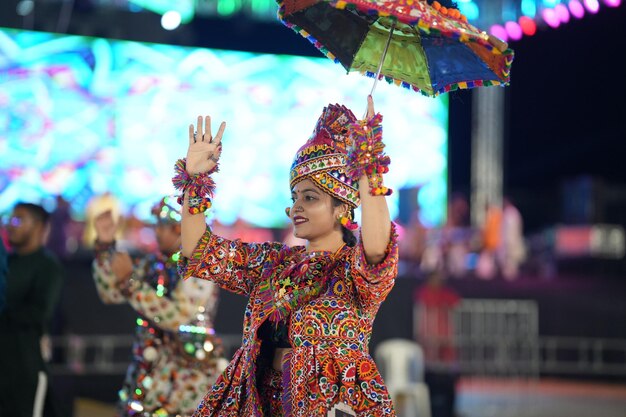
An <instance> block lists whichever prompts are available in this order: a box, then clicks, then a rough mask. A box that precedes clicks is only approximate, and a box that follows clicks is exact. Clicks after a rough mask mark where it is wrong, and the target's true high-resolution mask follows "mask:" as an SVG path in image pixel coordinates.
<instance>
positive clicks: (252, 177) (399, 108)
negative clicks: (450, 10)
mask: <svg viewBox="0 0 626 417" xmlns="http://www.w3.org/2000/svg"><path fill="white" fill-rule="evenodd" d="M288 36H291V33H289V32H288V31H287V30H285V41H287V39H288ZM371 85H372V80H371V79H369V78H365V77H362V76H360V75H358V74H351V75H349V76H348V75H346V74H345V72H344V71H343V69H342V68H341V67H340V66H338V65H336V64H333V63H332V62H331V61H330V60H328V59H326V58H305V57H298V56H284V55H264V54H255V53H247V52H237V51H225V50H212V49H201V48H185V47H178V46H171V45H158V44H147V43H138V42H130V41H118V40H108V39H98V38H87V37H80V36H61V35H53V34H49V33H40V32H28V31H20V30H8V29H7V30H2V29H0V212H6V211H8V210H9V209H10V208H11V206H12V205H13V204H14V203H15V202H16V201H18V200H24V201H33V202H44V203H45V204H47V205H48V207H50V206H51V205H53V204H54V203H53V202H54V198H53V197H54V196H55V195H57V194H61V195H63V197H64V198H65V199H67V200H68V201H70V202H71V206H72V209H73V215H74V216H75V217H76V218H78V219H80V218H81V217H82V216H83V211H84V208H85V207H86V204H87V202H88V201H89V199H90V198H91V197H93V196H94V195H98V194H102V193H104V192H107V191H108V192H111V193H113V194H114V195H115V196H117V197H118V198H119V199H120V201H121V202H122V203H123V206H124V207H125V210H127V211H132V212H134V213H135V214H136V215H137V216H138V217H140V218H144V219H147V218H148V217H149V208H150V207H151V205H152V204H153V203H154V202H155V201H156V200H157V199H158V198H159V197H160V196H162V195H165V194H171V193H173V188H172V186H171V181H170V179H171V177H172V173H173V169H172V167H173V165H174V161H175V160H176V159H177V158H179V157H183V156H184V155H185V152H186V144H187V126H188V125H189V123H192V122H193V121H194V120H195V118H196V116H197V115H199V114H209V115H211V116H212V117H213V119H214V126H217V125H218V123H219V122H220V121H222V120H225V121H226V122H227V124H228V126H227V128H226V132H225V136H224V140H223V143H224V151H223V155H222V161H221V171H220V173H219V174H217V175H216V181H217V184H218V189H217V194H216V198H215V200H214V210H213V215H214V216H217V218H218V219H219V220H220V221H221V222H223V223H224V224H230V223H232V222H233V221H235V219H237V218H238V217H240V218H242V219H243V220H246V221H248V222H250V223H252V224H253V225H257V226H262V227H281V226H284V224H285V221H286V217H285V214H284V207H286V206H288V205H289V204H290V193H289V185H288V175H289V167H290V165H291V161H292V158H293V155H294V153H295V151H296V150H297V149H298V148H299V147H300V145H301V144H302V143H303V142H304V141H305V140H306V139H307V138H308V137H309V135H310V133H311V131H312V129H313V127H314V125H315V122H316V120H317V117H318V115H319V114H320V112H321V110H322V108H323V107H324V105H326V104H327V103H331V102H339V103H343V104H346V105H347V106H348V107H350V108H351V109H353V111H354V113H355V114H356V115H357V117H361V116H362V115H363V113H364V111H365V106H366V96H367V95H368V94H369V91H370V88H371ZM374 98H375V103H376V108H377V110H378V111H380V112H381V113H382V114H383V116H384V124H383V126H384V137H385V142H386V143H387V145H388V146H387V151H388V153H389V155H390V156H391V159H392V165H391V172H390V173H389V174H388V175H387V176H386V183H387V185H388V186H390V187H391V188H393V189H399V188H402V187H417V186H419V187H421V188H420V192H419V197H418V200H419V203H420V206H421V216H422V220H423V221H424V222H425V223H427V224H429V225H436V224H440V223H441V222H442V221H443V219H444V216H445V207H446V190H447V187H446V183H447V179H446V175H447V165H446V164H447V118H448V111H447V98H446V97H445V96H444V97H440V98H437V99H432V98H426V97H422V96H420V95H419V94H416V93H413V92H410V91H407V90H404V89H401V88H399V87H396V86H390V85H386V84H385V83H382V84H379V86H378V87H377V90H376V93H375V96H374ZM389 202H390V206H391V211H392V215H393V216H395V215H397V211H398V208H397V193H395V194H394V195H392V196H391V197H389Z"/></svg>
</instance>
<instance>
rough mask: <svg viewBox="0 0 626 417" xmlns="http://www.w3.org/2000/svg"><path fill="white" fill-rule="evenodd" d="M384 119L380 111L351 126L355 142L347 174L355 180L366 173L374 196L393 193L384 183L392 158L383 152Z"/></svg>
mask: <svg viewBox="0 0 626 417" xmlns="http://www.w3.org/2000/svg"><path fill="white" fill-rule="evenodd" d="M382 120H383V116H382V115H381V114H380V113H378V114H377V115H376V116H374V117H373V118H371V119H370V120H367V121H366V120H359V121H358V122H357V123H352V124H351V125H350V127H349V130H350V136H351V137H352V140H353V141H354V143H353V146H352V148H351V149H350V152H349V153H348V161H347V163H346V165H347V167H346V171H347V172H346V175H347V176H348V177H349V178H350V179H351V180H352V181H354V182H357V181H358V180H359V178H361V177H362V176H363V175H366V176H367V180H368V183H369V186H370V194H371V195H374V196H376V195H390V194H391V193H392V190H391V189H390V188H387V187H385V186H384V185H383V174H385V173H387V172H389V164H390V163H391V158H389V156H388V155H385V153H384V152H383V150H384V148H385V144H384V143H383V127H382V125H381V122H382Z"/></svg>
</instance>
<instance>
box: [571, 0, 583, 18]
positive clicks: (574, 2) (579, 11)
mask: <svg viewBox="0 0 626 417" xmlns="http://www.w3.org/2000/svg"><path fill="white" fill-rule="evenodd" d="M567 6H568V7H569V11H570V13H571V14H572V16H574V17H575V18H576V19H582V18H583V16H585V8H584V7H583V5H582V4H580V2H579V1H578V0H571V1H570V2H569V3H568V5H567Z"/></svg>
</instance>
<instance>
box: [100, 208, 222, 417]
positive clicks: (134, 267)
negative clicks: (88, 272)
mask: <svg viewBox="0 0 626 417" xmlns="http://www.w3.org/2000/svg"><path fill="white" fill-rule="evenodd" d="M153 214H154V215H155V217H156V222H157V223H156V225H155V227H154V231H155V234H156V238H157V243H158V247H159V251H158V253H146V254H141V255H140V256H138V257H135V259H134V260H132V259H131V258H130V256H129V255H128V254H127V253H124V252H116V250H115V236H116V234H117V225H116V224H115V220H114V219H113V214H112V211H111V210H107V211H105V212H104V213H101V214H99V215H98V216H97V217H96V218H95V221H94V226H95V231H96V236H97V240H96V245H95V260H94V263H93V273H94V280H95V283H96V288H97V290H98V295H99V296H100V299H101V300H102V301H103V302H104V303H107V304H122V303H128V304H129V305H130V306H131V307H132V308H133V309H134V310H135V311H136V313H137V314H138V315H139V316H140V317H139V318H138V319H137V328H136V334H135V340H134V343H133V352H132V362H131V364H130V366H129V367H128V371H127V373H126V379H125V381H124V386H123V387H122V389H121V390H120V391H119V404H118V415H119V416H163V417H168V416H179V417H184V416H190V415H191V414H192V413H193V412H194V411H195V409H196V407H197V405H198V402H199V401H200V400H201V399H202V395H203V394H204V392H202V391H205V390H207V389H209V388H210V387H211V385H212V384H213V383H214V382H215V380H216V378H217V375H219V373H220V372H221V371H222V370H223V369H224V366H223V364H222V362H226V360H225V359H224V358H223V357H222V347H221V343H220V340H219V339H218V338H217V337H216V336H215V332H214V330H213V319H214V317H215V312H216V309H217V302H218V291H219V289H218V288H217V286H216V285H214V284H213V283H210V282H206V281H199V280H189V281H183V280H181V279H180V278H179V276H178V271H177V268H176V261H177V259H178V250H179V249H180V224H179V222H180V205H177V204H176V201H175V199H174V198H171V197H165V198H163V199H162V200H161V201H160V202H159V203H158V204H157V205H156V206H155V207H154V208H153ZM199 391H200V392H199Z"/></svg>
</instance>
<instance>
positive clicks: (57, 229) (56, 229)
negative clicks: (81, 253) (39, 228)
mask: <svg viewBox="0 0 626 417" xmlns="http://www.w3.org/2000/svg"><path fill="white" fill-rule="evenodd" d="M71 221H72V216H71V215H70V204H69V203H68V202H67V201H66V200H65V199H64V198H63V196H61V195H58V196H56V208H55V209H54V211H53V212H52V213H51V214H50V237H49V238H48V240H47V244H46V246H47V247H48V249H50V250H51V251H52V252H53V253H54V254H55V255H56V256H57V258H59V259H65V258H66V257H67V255H68V250H67V249H68V248H67V238H68V233H67V232H68V228H69V225H70V222H71Z"/></svg>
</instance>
